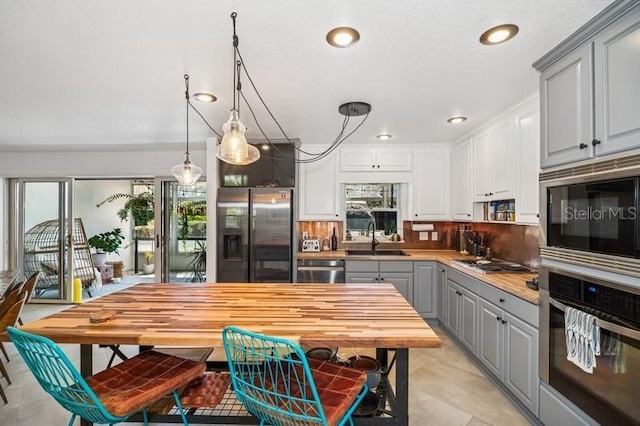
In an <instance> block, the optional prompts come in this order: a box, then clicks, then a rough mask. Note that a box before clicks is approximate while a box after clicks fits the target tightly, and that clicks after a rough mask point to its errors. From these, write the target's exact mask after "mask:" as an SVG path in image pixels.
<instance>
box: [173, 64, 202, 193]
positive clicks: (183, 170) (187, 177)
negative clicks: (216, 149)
mask: <svg viewBox="0 0 640 426" xmlns="http://www.w3.org/2000/svg"><path fill="white" fill-rule="evenodd" d="M184 85H185V97H186V98H187V150H186V152H185V153H184V162H183V163H182V164H178V165H175V166H173V167H172V168H171V174H172V175H173V176H175V178H176V180H177V181H178V183H179V184H180V185H185V186H190V185H195V183H196V182H197V181H198V179H200V176H202V169H201V168H200V167H198V166H196V165H195V164H193V163H192V162H191V159H190V158H189V157H190V156H191V154H190V153H189V75H188V74H185V75H184Z"/></svg>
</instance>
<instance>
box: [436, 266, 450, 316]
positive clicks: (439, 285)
mask: <svg viewBox="0 0 640 426" xmlns="http://www.w3.org/2000/svg"><path fill="white" fill-rule="evenodd" d="M434 280H435V282H436V293H437V297H438V306H437V309H436V313H437V317H438V321H439V322H440V324H444V323H445V318H446V313H447V292H446V285H447V270H446V268H445V267H443V266H441V265H440V264H438V266H437V267H436V272H435V275H434Z"/></svg>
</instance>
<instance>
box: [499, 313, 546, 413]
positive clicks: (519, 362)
mask: <svg viewBox="0 0 640 426" xmlns="http://www.w3.org/2000/svg"><path fill="white" fill-rule="evenodd" d="M504 318H505V321H506V322H507V323H506V324H505V330H504V331H505V358H504V376H503V381H504V384H505V385H506V386H507V388H508V389H509V390H510V391H511V392H512V393H513V394H514V395H515V396H516V397H517V398H518V399H519V400H520V401H521V402H522V403H523V404H524V405H525V406H526V407H527V408H528V409H529V410H530V411H531V412H532V413H534V414H535V415H538V388H539V386H540V378H539V376H538V329H537V328H534V327H532V326H531V325H529V324H527V323H526V322H524V321H521V320H520V319H519V318H517V317H516V316H513V315H511V314H509V313H505V316H504Z"/></svg>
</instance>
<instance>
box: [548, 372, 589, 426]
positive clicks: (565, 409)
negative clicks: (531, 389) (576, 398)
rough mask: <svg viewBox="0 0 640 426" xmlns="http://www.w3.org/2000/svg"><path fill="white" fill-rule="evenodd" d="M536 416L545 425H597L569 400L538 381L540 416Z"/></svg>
mask: <svg viewBox="0 0 640 426" xmlns="http://www.w3.org/2000/svg"><path fill="white" fill-rule="evenodd" d="M538 418H539V419H540V421H541V422H542V423H543V424H545V425H572V426H598V425H599V423H596V422H595V421H594V420H593V419H591V417H589V416H588V415H587V414H585V413H584V412H583V411H582V410H580V409H579V408H578V407H576V406H575V405H574V404H573V403H572V402H571V401H569V400H568V399H566V398H565V397H564V396H563V395H560V394H559V393H558V391H556V390H555V389H553V388H552V387H550V386H549V385H547V384H546V383H544V382H541V383H540V416H538Z"/></svg>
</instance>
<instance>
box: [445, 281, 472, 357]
mask: <svg viewBox="0 0 640 426" xmlns="http://www.w3.org/2000/svg"><path fill="white" fill-rule="evenodd" d="M454 272H455V271H454ZM455 278H456V276H455V274H454V273H450V274H449V276H448V277H447V280H446V285H445V289H446V290H445V292H446V303H445V304H446V312H445V325H446V327H447V328H448V329H449V330H450V331H451V332H452V333H453V334H454V335H455V336H456V337H457V338H458V339H459V340H460V341H461V342H462V343H463V344H464V345H465V346H466V347H467V348H468V349H469V350H470V351H471V352H473V353H474V354H475V353H476V350H477V347H478V321H477V319H476V318H477V312H478V296H477V295H476V294H475V293H474V292H472V291H470V290H469V289H467V288H466V287H464V286H463V284H459V283H457V282H455V281H453V279H455ZM469 280H470V279H469Z"/></svg>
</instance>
